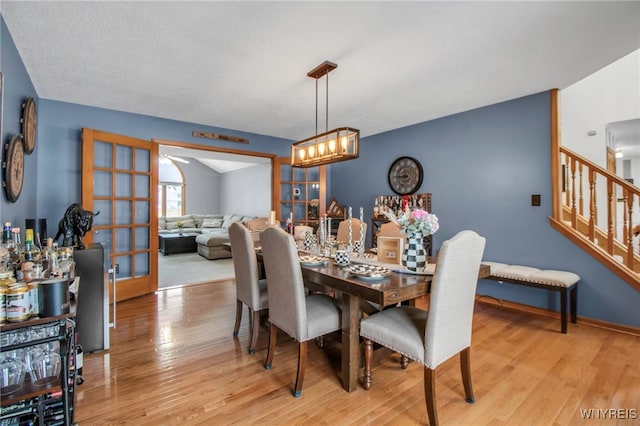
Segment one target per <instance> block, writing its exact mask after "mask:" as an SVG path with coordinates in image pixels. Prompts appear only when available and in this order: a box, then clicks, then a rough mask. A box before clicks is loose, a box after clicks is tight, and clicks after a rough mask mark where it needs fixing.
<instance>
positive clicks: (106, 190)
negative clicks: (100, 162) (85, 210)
mask: <svg viewBox="0 0 640 426" xmlns="http://www.w3.org/2000/svg"><path fill="white" fill-rule="evenodd" d="M111 193H112V189H111V172H101V171H94V172H93V194H94V196H96V197H110V196H111Z"/></svg>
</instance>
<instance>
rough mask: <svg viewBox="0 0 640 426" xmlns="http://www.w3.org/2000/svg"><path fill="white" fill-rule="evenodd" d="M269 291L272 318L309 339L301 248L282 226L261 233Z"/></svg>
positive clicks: (295, 334)
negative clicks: (300, 257) (299, 252)
mask: <svg viewBox="0 0 640 426" xmlns="http://www.w3.org/2000/svg"><path fill="white" fill-rule="evenodd" d="M260 242H261V244H262V258H263V260H264V269H265V273H266V275H267V288H268V290H267V291H268V293H269V321H270V322H271V323H273V324H275V325H276V326H277V327H278V328H280V329H281V330H283V331H284V332H285V333H287V334H289V335H290V336H291V337H293V338H294V339H296V340H298V341H300V342H302V341H305V340H307V309H306V304H305V289H304V281H303V279H302V270H301V268H300V262H299V260H298V249H297V247H296V243H295V241H294V239H293V237H292V236H291V235H290V234H287V233H286V232H285V231H284V230H282V229H281V228H276V227H273V228H268V229H266V230H264V231H263V232H262V234H260Z"/></svg>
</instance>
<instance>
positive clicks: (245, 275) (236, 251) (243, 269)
mask: <svg viewBox="0 0 640 426" xmlns="http://www.w3.org/2000/svg"><path fill="white" fill-rule="evenodd" d="M229 240H230V242H231V252H232V253H233V270H234V272H235V276H236V324H235V327H234V328H233V335H234V336H235V337H237V336H238V332H239V331H240V322H241V321H242V309H243V304H244V305H247V307H248V309H249V336H250V337H249V354H253V353H255V351H256V343H257V342H258V333H259V330H260V314H261V312H262V311H264V310H266V309H268V307H269V298H268V297H267V280H265V279H262V280H261V279H260V278H259V277H260V275H259V270H258V259H257V258H256V251H255V248H254V245H253V237H252V235H251V231H249V229H248V228H247V227H246V226H244V225H242V224H241V223H240V222H234V223H233V224H231V226H229Z"/></svg>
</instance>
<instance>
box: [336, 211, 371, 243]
mask: <svg viewBox="0 0 640 426" xmlns="http://www.w3.org/2000/svg"><path fill="white" fill-rule="evenodd" d="M360 226H362V227H363V228H364V229H363V230H362V235H364V236H365V237H366V235H367V224H366V223H360V219H356V218H355V217H354V218H352V219H351V244H353V243H355V242H356V241H360ZM336 240H337V241H344V242H346V243H347V244H348V243H349V219H346V220H343V221H342V222H340V223H339V224H338V232H337V234H336Z"/></svg>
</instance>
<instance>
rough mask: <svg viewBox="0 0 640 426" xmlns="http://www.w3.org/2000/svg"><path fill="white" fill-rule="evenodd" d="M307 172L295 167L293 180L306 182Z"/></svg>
mask: <svg viewBox="0 0 640 426" xmlns="http://www.w3.org/2000/svg"><path fill="white" fill-rule="evenodd" d="M305 170H306V169H300V168H297V167H293V180H295V181H301V180H305Z"/></svg>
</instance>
